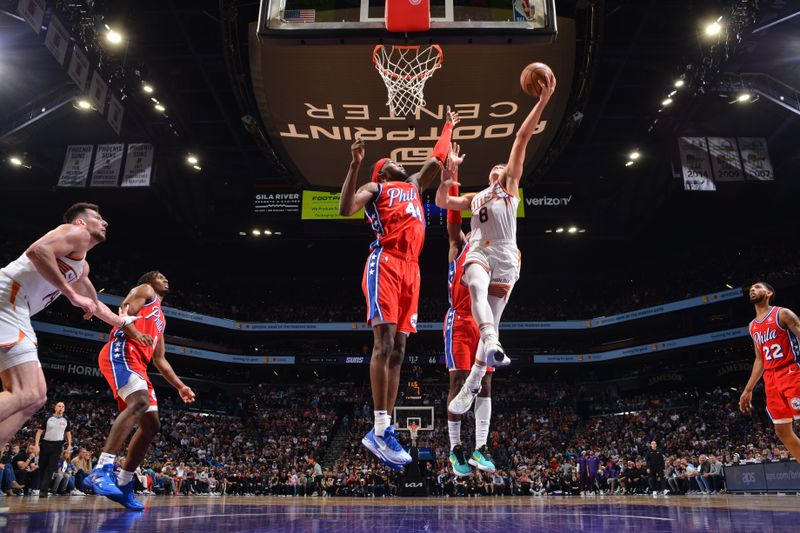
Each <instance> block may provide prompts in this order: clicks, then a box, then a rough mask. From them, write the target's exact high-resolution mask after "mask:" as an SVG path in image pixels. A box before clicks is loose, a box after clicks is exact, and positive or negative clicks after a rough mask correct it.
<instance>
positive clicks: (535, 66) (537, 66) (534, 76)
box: [519, 63, 553, 96]
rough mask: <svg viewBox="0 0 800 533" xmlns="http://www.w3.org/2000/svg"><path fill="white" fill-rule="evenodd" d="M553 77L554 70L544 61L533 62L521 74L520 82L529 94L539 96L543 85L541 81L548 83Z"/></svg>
mask: <svg viewBox="0 0 800 533" xmlns="http://www.w3.org/2000/svg"><path fill="white" fill-rule="evenodd" d="M552 77H553V71H552V70H550V67H548V66H547V65H545V64H544V63H531V64H530V65H528V66H527V67H525V68H524V69H522V73H521V74H520V75H519V84H520V85H521V86H522V90H523V91H525V94H527V95H528V96H539V94H540V93H541V92H542V91H541V86H540V85H539V83H540V82H541V83H546V82H547V80H548V79H549V78H552Z"/></svg>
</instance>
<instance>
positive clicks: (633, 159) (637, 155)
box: [628, 150, 642, 161]
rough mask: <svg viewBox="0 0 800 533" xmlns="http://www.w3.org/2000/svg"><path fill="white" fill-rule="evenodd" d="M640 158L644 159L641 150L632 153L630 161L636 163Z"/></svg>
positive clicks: (629, 157)
mask: <svg viewBox="0 0 800 533" xmlns="http://www.w3.org/2000/svg"><path fill="white" fill-rule="evenodd" d="M640 157H642V154H641V153H640V152H639V150H634V151H633V152H631V153H630V155H629V156H628V159H630V160H631V161H636V160H637V159H639V158H640Z"/></svg>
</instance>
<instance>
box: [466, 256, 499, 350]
mask: <svg viewBox="0 0 800 533" xmlns="http://www.w3.org/2000/svg"><path fill="white" fill-rule="evenodd" d="M472 253H473V251H472V250H470V251H469V252H468V254H472ZM469 259H470V256H469V255H467V261H469ZM464 282H465V283H466V284H467V287H468V288H469V296H470V300H471V301H472V318H474V319H475V323H476V324H478V329H479V330H480V332H481V340H483V343H484V345H485V346H486V350H484V351H485V352H486V354H485V355H484V354H480V355H479V357H478V361H480V362H483V363H485V362H486V357H488V356H493V355H494V351H495V350H497V349H499V344H498V340H497V331H496V330H495V325H494V314H493V313H492V308H491V307H490V306H489V285H490V282H491V277H490V274H489V266H488V263H486V262H479V261H477V260H476V261H475V262H472V263H468V264H467V266H466V268H465V270H464Z"/></svg>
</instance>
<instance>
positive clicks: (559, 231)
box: [556, 228, 564, 233]
mask: <svg viewBox="0 0 800 533" xmlns="http://www.w3.org/2000/svg"><path fill="white" fill-rule="evenodd" d="M556 233H564V228H557V229H556Z"/></svg>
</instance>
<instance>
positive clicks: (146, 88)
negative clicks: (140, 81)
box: [142, 83, 153, 94]
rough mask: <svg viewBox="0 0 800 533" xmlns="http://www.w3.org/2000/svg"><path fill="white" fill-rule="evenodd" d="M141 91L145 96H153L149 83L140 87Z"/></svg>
mask: <svg viewBox="0 0 800 533" xmlns="http://www.w3.org/2000/svg"><path fill="white" fill-rule="evenodd" d="M142 90H143V91H144V92H145V93H147V94H153V86H152V85H150V84H149V83H145V84H144V85H142Z"/></svg>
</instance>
